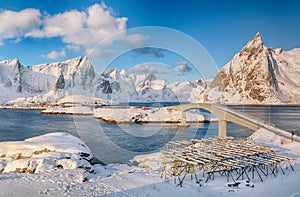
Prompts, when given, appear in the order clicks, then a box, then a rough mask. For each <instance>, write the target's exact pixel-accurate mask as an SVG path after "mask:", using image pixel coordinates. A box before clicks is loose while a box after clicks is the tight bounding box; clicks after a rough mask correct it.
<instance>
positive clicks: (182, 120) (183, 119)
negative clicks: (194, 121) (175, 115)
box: [178, 111, 189, 127]
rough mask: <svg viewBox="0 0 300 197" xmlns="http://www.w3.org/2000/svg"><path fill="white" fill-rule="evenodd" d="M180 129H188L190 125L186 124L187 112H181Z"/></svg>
mask: <svg viewBox="0 0 300 197" xmlns="http://www.w3.org/2000/svg"><path fill="white" fill-rule="evenodd" d="M178 126H180V127H188V126H189V125H188V124H187V123H186V113H185V111H181V123H179V124H178Z"/></svg>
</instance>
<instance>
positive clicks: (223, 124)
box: [219, 120, 227, 137]
mask: <svg viewBox="0 0 300 197" xmlns="http://www.w3.org/2000/svg"><path fill="white" fill-rule="evenodd" d="M226 136H227V121H225V120H219V137H226Z"/></svg>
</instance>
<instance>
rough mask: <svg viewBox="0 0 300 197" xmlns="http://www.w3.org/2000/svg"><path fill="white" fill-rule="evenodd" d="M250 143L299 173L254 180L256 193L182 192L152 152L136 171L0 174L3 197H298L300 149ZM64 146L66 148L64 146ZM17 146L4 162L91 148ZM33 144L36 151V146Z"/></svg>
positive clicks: (50, 138)
mask: <svg viewBox="0 0 300 197" xmlns="http://www.w3.org/2000/svg"><path fill="white" fill-rule="evenodd" d="M251 138H252V139H254V140H255V141H257V142H260V143H261V142H263V143H267V144H268V143H271V146H275V147H277V148H284V150H285V151H286V152H287V153H289V156H292V157H294V158H296V162H297V163H296V164H294V168H295V171H291V172H290V173H286V174H285V175H283V174H278V176H277V177H274V176H269V177H268V178H266V179H264V182H260V181H254V182H253V184H254V186H255V187H253V188H249V187H246V186H245V184H244V183H242V184H241V185H240V186H239V188H238V189H234V192H229V189H228V186H227V182H226V180H225V179H215V180H214V181H211V182H208V184H207V185H203V186H202V187H199V185H198V184H196V183H195V180H193V181H191V180H190V179H186V181H185V182H184V184H183V187H179V186H176V185H175V184H174V183H173V180H170V181H167V182H164V180H163V179H162V178H160V170H159V167H160V165H159V163H160V162H161V158H160V154H159V153H154V154H150V155H143V156H137V157H136V158H134V162H133V163H137V164H138V166H137V167H135V166H131V167H130V166H128V165H126V164H122V165H118V164H111V165H109V166H106V167H103V166H100V165H98V164H96V165H93V168H92V169H93V172H92V173H90V172H89V171H88V170H86V169H84V168H80V167H79V166H77V167H75V166H76V165H74V166H73V167H72V168H71V167H70V168H68V167H65V166H64V168H61V167H60V168H52V169H51V170H49V168H48V169H47V170H43V171H41V172H39V173H33V174H30V173H0V196H1V197H2V196H18V197H19V196H32V197H34V196H103V195H106V196H274V197H276V196H280V197H281V196H299V194H300V188H299V185H300V176H299V173H300V171H299V167H300V152H299V150H300V144H299V143H297V142H291V141H282V139H281V138H280V137H278V136H276V135H274V134H273V133H272V132H268V131H265V130H259V131H257V132H255V133H254V134H253V135H252V136H251ZM37 139H38V141H39V142H37ZM55 141H57V142H56V143H55ZM62 141H64V142H65V143H66V144H67V145H63V144H62ZM50 142H51V143H50ZM13 143H15V142H5V143H4V146H6V147H9V148H8V149H7V151H5V150H3V149H2V150H1V154H2V157H1V159H2V158H3V153H5V154H7V155H14V154H16V153H22V154H23V153H24V156H25V155H26V154H27V156H29V155H30V154H29V153H30V152H32V151H34V150H35V151H37V150H39V151H40V149H41V148H43V149H44V148H47V149H48V148H49V150H57V152H59V154H58V155H60V156H57V153H56V152H47V153H46V152H44V153H41V155H42V156H41V157H44V159H46V157H48V159H49V160H51V159H54V158H56V159H57V158H58V157H61V156H62V155H67V154H69V156H70V155H72V154H75V155H76V154H77V153H78V152H81V151H84V152H85V153H87V152H88V149H87V148H86V147H84V146H82V145H84V143H83V142H81V141H80V140H79V139H78V138H75V137H73V136H70V135H69V134H62V133H55V134H50V135H45V136H40V137H36V138H32V139H28V140H26V141H24V142H17V143H18V145H19V146H22V147H23V149H21V148H18V147H17V146H12V145H13ZM34 143H35V145H36V148H35V147H34V146H32V145H33V144H34ZM273 143H275V145H274V144H273ZM2 145H3V144H1V147H2ZM15 145H16V144H15ZM278 146H279V147H278ZM43 149H42V150H43ZM62 152H63V154H62ZM67 152H69V153H67ZM47 154H48V155H47ZM5 157H8V156H5ZM5 157H4V158H5ZM71 158H72V159H73V160H77V161H80V158H77V159H75V158H73V157H72V156H71ZM31 159H34V160H36V161H39V158H37V157H36V158H35V157H34V156H32V155H31ZM19 160H22V159H14V157H13V156H11V158H10V162H13V161H17V162H16V165H17V163H22V162H19ZM65 160H67V159H65ZM65 163H68V162H65ZM45 166H51V167H53V166H52V165H51V163H50V162H44V169H46V168H45ZM66 166H68V165H66Z"/></svg>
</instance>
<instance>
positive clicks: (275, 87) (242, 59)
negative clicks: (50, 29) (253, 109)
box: [0, 33, 300, 105]
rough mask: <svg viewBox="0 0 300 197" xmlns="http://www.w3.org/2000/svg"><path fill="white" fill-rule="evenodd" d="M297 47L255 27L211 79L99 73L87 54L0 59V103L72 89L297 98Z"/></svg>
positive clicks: (92, 93) (132, 96) (103, 94)
mask: <svg viewBox="0 0 300 197" xmlns="http://www.w3.org/2000/svg"><path fill="white" fill-rule="evenodd" d="M299 76H300V49H293V50H290V51H282V50H281V49H280V48H279V49H272V48H267V47H265V46H264V44H263V41H262V38H261V36H260V34H259V33H258V34H257V35H256V36H255V37H254V38H253V39H252V40H251V41H250V42H248V43H247V45H246V46H245V47H244V48H243V49H242V50H241V51H240V52H239V53H237V54H236V55H235V56H234V57H233V59H232V60H231V61H230V62H228V63H227V64H226V65H225V66H224V67H223V68H222V69H220V70H219V72H218V73H217V74H216V76H215V77H214V78H213V80H212V81H211V82H210V83H208V82H207V81H206V80H205V79H199V80H196V81H185V82H176V83H169V82H168V81H167V80H159V79H157V77H156V76H155V75H154V74H149V75H133V74H130V75H129V74H127V73H126V71H125V70H121V71H118V70H117V69H115V68H114V69H110V70H108V71H106V72H104V73H102V74H97V73H96V72H95V70H94V67H93V65H92V63H91V62H90V60H89V59H88V58H87V57H84V58H81V57H79V58H74V59H70V60H67V61H64V62H59V63H52V64H40V65H35V66H28V67H24V66H22V65H21V64H20V62H19V61H18V60H5V61H1V62H0V92H1V93H0V103H11V104H18V105H27V104H31V105H40V104H43V103H45V104H54V103H56V102H58V101H59V100H61V99H63V98H65V97H68V96H70V95H84V96H87V97H92V98H99V99H105V100H110V101H111V102H113V103H118V102H162V101H163V102H218V103H230V104H282V103H293V104H295V103H300V77H299Z"/></svg>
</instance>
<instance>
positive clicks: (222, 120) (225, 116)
mask: <svg viewBox="0 0 300 197" xmlns="http://www.w3.org/2000/svg"><path fill="white" fill-rule="evenodd" d="M199 108H200V109H205V110H207V111H209V112H210V113H211V114H213V115H214V116H215V117H217V118H218V119H219V136H220V137H226V136H227V122H233V123H235V124H239V125H242V126H244V127H247V128H249V129H251V130H254V131H256V130H258V129H259V128H265V129H267V130H269V131H271V132H273V133H276V134H278V135H280V136H282V137H285V138H288V139H291V137H292V134H291V133H289V132H287V131H284V130H282V129H279V128H276V127H275V126H273V125H271V124H270V123H269V124H267V122H266V121H264V120H259V119H258V117H254V116H251V115H249V114H246V113H243V112H240V111H236V110H233V109H232V108H230V107H228V106H224V105H219V104H205V103H190V104H183V105H175V106H169V107H167V109H168V110H180V111H181V113H182V119H181V120H182V122H181V124H180V125H179V126H188V124H187V123H186V111H188V110H190V109H199ZM294 140H295V141H298V142H300V138H299V137H298V136H294Z"/></svg>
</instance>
